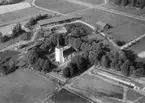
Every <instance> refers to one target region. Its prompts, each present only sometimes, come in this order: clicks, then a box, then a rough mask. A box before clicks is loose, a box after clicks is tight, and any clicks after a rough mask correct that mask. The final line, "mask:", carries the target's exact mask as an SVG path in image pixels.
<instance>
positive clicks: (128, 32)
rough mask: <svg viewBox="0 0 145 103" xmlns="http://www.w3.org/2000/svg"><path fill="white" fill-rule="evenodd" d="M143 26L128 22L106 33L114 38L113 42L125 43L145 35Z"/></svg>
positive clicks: (144, 26)
mask: <svg viewBox="0 0 145 103" xmlns="http://www.w3.org/2000/svg"><path fill="white" fill-rule="evenodd" d="M144 28H145V25H140V24H139V23H133V22H128V23H126V24H123V25H120V26H118V27H116V28H112V29H110V30H108V31H107V34H108V35H110V36H112V37H114V39H115V40H120V41H125V42H126V43H128V42H130V41H131V40H134V39H136V38H137V37H139V36H141V35H143V34H144V33H145V29H144Z"/></svg>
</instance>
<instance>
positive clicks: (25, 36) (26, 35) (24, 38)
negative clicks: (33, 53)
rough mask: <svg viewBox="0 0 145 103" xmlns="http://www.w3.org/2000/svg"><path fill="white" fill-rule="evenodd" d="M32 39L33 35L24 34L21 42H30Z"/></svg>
mask: <svg viewBox="0 0 145 103" xmlns="http://www.w3.org/2000/svg"><path fill="white" fill-rule="evenodd" d="M31 37H32V33H23V34H22V35H21V40H24V41H25V40H30V39H31Z"/></svg>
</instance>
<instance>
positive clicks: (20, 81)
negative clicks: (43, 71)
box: [0, 70, 57, 103]
mask: <svg viewBox="0 0 145 103" xmlns="http://www.w3.org/2000/svg"><path fill="white" fill-rule="evenodd" d="M56 87H57V86H56V84H54V83H52V82H51V81H50V80H46V79H44V78H43V77H41V76H40V75H37V74H36V73H34V72H30V71H24V70H17V71H16V72H14V73H12V74H10V75H8V76H6V77H3V78H1V79H0V101H1V103H39V102H40V101H43V100H44V99H45V98H47V97H49V96H51V95H52V94H53V93H54V91H55V89H56Z"/></svg>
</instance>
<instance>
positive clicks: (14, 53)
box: [0, 50, 19, 60]
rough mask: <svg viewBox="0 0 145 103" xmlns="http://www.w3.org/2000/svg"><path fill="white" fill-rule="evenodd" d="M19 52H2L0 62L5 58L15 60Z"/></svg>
mask: <svg viewBox="0 0 145 103" xmlns="http://www.w3.org/2000/svg"><path fill="white" fill-rule="evenodd" d="M18 54H19V52H18V51H10V50H7V51H4V52H1V53H0V60H4V59H5V58H8V57H12V58H17V57H18Z"/></svg>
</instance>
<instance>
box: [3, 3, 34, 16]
mask: <svg viewBox="0 0 145 103" xmlns="http://www.w3.org/2000/svg"><path fill="white" fill-rule="evenodd" d="M29 7H31V4H30V3H28V2H21V3H17V4H12V5H3V6H0V14H3V13H8V12H13V11H17V10H21V9H25V8H29Z"/></svg>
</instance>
